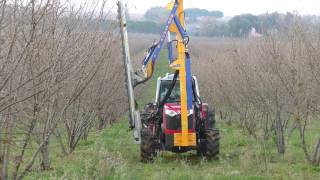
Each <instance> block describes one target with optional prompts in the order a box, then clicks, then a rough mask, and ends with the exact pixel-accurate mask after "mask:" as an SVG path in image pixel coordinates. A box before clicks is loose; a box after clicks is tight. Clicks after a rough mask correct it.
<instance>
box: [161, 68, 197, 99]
mask: <svg viewBox="0 0 320 180" xmlns="http://www.w3.org/2000/svg"><path fill="white" fill-rule="evenodd" d="M173 79H174V74H166V76H164V77H159V78H158V81H157V90H156V98H155V103H156V104H159V103H160V102H162V101H163V100H164V98H165V96H166V94H167V93H168V91H169V90H170V87H171V84H172V81H173ZM192 79H193V82H194V83H193V86H194V88H193V89H194V90H195V91H196V94H197V96H198V97H199V96H200V93H199V88H198V81H197V78H196V77H195V76H193V77H192ZM166 103H180V81H179V78H178V79H177V81H176V83H175V86H174V88H173V89H172V92H171V94H170V96H169V97H168V99H167V100H166Z"/></svg>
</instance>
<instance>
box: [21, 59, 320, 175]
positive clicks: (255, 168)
mask: <svg viewBox="0 0 320 180" xmlns="http://www.w3.org/2000/svg"><path fill="white" fill-rule="evenodd" d="M164 55H165V53H162V55H161V60H160V61H159V62H158V63H157V71H156V72H155V75H154V77H153V79H152V80H150V82H149V83H148V84H147V86H148V90H147V91H146V92H145V94H144V96H143V98H141V100H140V101H139V102H140V104H143V103H145V102H149V101H152V100H153V98H154V94H155V92H154V89H155V86H156V79H157V77H158V76H159V75H161V76H163V75H164V74H165V72H167V71H168V70H167V61H165V60H163V59H165V57H164ZM144 89H146V88H144ZM217 125H218V127H219V128H220V130H221V142H220V143H221V145H220V148H221V149H220V157H219V159H218V160H214V161H210V162H208V161H206V160H204V159H202V158H199V157H197V156H196V155H195V152H190V153H185V154H173V153H170V152H162V153H161V154H160V155H159V156H158V157H157V159H156V160H155V162H154V163H150V164H144V163H141V162H140V154H139V153H140V152H139V145H136V144H134V143H133V138H132V132H131V131H128V122H127V119H126V118H122V120H120V121H119V122H118V123H115V124H113V125H112V126H110V127H108V128H107V129H105V130H104V131H102V132H98V133H91V135H90V136H89V139H88V140H87V141H82V142H80V144H79V146H78V147H77V149H76V151H75V152H74V153H73V154H70V155H68V156H67V157H62V156H52V157H51V159H52V167H53V168H54V169H53V170H52V171H47V172H40V171H32V172H30V173H29V174H28V176H27V177H26V179H137V180H140V179H183V180H184V179H222V180H224V179H225V180H229V179H235V180H243V179H245V180H246V179H248V180H260V179H261V180H264V179H284V180H286V179H288V180H289V179H290V180H291V179H299V180H300V179H320V168H319V167H312V166H309V165H307V163H306V162H305V160H304V156H303V152H302V150H301V149H300V147H299V137H298V134H297V133H295V134H293V137H292V138H291V139H290V141H289V143H288V144H287V153H286V154H285V155H279V154H278V153H277V152H276V148H275V145H274V142H272V140H270V141H268V142H258V141H256V140H254V139H253V138H252V137H250V136H248V135H247V134H246V133H245V132H243V130H241V129H239V128H237V126H236V125H233V126H228V125H226V124H225V123H224V122H221V121H219V120H218V123H217ZM317 127H320V125H319V126H317ZM315 135H319V132H318V131H317V128H315V129H314V131H313V132H311V133H310V134H309V135H308V136H309V137H310V139H308V140H312V139H313V138H312V137H316V136H315ZM52 143H54V141H52ZM52 151H54V152H56V153H54V154H59V153H58V152H59V146H58V145H56V144H53V145H52Z"/></svg>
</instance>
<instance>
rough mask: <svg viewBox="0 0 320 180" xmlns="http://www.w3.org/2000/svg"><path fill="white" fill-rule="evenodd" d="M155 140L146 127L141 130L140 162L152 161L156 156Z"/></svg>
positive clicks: (156, 144)
mask: <svg viewBox="0 0 320 180" xmlns="http://www.w3.org/2000/svg"><path fill="white" fill-rule="evenodd" d="M157 146H158V143H157V140H156V138H154V137H153V135H152V132H151V131H150V130H149V129H148V128H143V129H142V130H141V144H140V153H141V160H142V162H145V163H147V162H152V161H153V159H154V157H156V156H157V149H158V148H157Z"/></svg>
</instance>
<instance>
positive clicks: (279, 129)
mask: <svg viewBox="0 0 320 180" xmlns="http://www.w3.org/2000/svg"><path fill="white" fill-rule="evenodd" d="M274 127H275V133H276V136H277V138H276V141H277V149H278V153H280V154H284V153H285V151H286V149H285V139H284V130H283V124H282V120H281V114H280V111H278V112H277V115H276V120H275V125H274Z"/></svg>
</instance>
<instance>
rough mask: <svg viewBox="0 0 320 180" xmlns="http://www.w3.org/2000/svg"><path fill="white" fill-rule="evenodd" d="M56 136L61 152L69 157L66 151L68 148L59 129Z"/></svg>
mask: <svg viewBox="0 0 320 180" xmlns="http://www.w3.org/2000/svg"><path fill="white" fill-rule="evenodd" d="M55 135H56V138H57V140H58V142H59V144H60V147H61V151H62V154H63V155H64V156H65V155H67V154H68V153H67V151H66V147H65V146H64V144H63V142H62V138H61V134H60V131H59V128H57V129H56V131H55Z"/></svg>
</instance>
